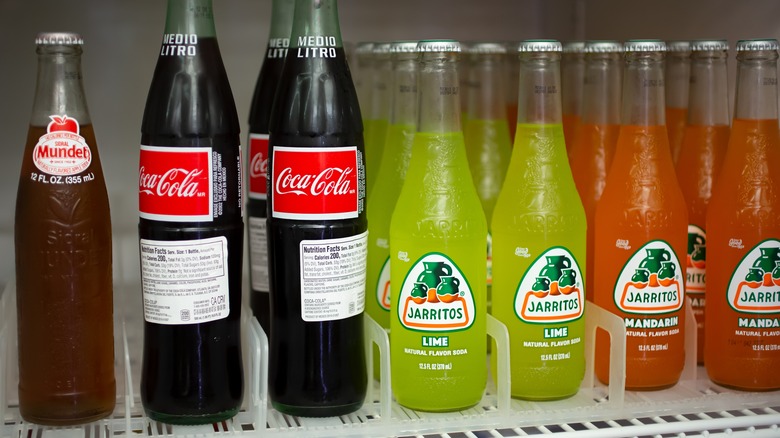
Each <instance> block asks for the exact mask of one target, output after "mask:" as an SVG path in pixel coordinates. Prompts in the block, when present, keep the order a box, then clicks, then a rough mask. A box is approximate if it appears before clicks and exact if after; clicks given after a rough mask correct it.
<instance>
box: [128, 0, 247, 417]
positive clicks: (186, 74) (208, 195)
mask: <svg viewBox="0 0 780 438" xmlns="http://www.w3.org/2000/svg"><path fill="white" fill-rule="evenodd" d="M172 1H174V2H178V3H194V4H196V5H200V7H208V10H209V11H210V8H211V5H210V1H209V2H205V1H186V2H185V1H181V0H172ZM171 10H172V9H171V4H169V20H168V21H169V22H170V21H171ZM174 12H179V13H181V14H182V15H185V12H184V11H183V10H181V9H177V10H176V11H174ZM208 16H209V17H210V14H209V15H208ZM179 18H180V19H181V17H179ZM184 19H189V17H185V18H184ZM212 26H213V24H212ZM212 30H213V29H212ZM168 32H169V29H168V28H166V36H165V37H164V40H163V50H162V51H161V56H160V57H159V59H158V63H157V67H156V69H155V73H154V78H153V80H152V84H151V87H150V89H149V95H148V98H147V103H146V110H145V111H144V117H143V123H142V128H141V131H142V135H141V145H142V146H141V160H140V170H139V207H140V208H139V209H140V213H141V218H140V222H139V227H138V229H139V237H140V244H141V245H140V246H141V248H140V252H141V264H142V281H143V288H144V294H143V295H144V316H145V323H144V354H143V368H142V378H141V398H142V402H143V405H144V408H145V410H146V412H147V415H149V416H150V417H151V418H153V419H155V420H160V421H165V422H170V423H179V424H199V423H210V422H216V421H221V420H224V419H227V418H230V417H232V416H233V415H235V414H236V413H237V412H238V409H239V406H240V404H241V400H242V394H243V374H242V362H241V360H242V359H241V336H240V317H241V272H242V250H243V248H242V245H243V222H242V218H241V214H242V211H241V202H242V201H241V186H240V184H241V164H242V163H241V160H240V147H239V145H240V139H239V131H240V128H239V122H238V117H237V114H236V110H235V104H234V101H233V95H232V93H231V90H230V85H229V83H228V79H227V75H226V72H225V69H224V66H223V64H222V60H221V57H220V53H219V48H218V45H217V40H216V37H213V36H211V37H203V36H197V37H196V38H193V36H195V35H187V36H185V38H184V39H183V41H182V39H181V38H179V40H175V39H174V37H171V38H169V37H168ZM193 43H194V44H193ZM168 46H174V47H173V48H170V47H168ZM181 46H184V47H185V49H184V50H182V52H183V53H184V54H185V55H184V56H178V55H168V54H167V53H171V52H173V53H180V52H179V51H178V47H181ZM192 53H195V54H194V56H191V54H192Z"/></svg>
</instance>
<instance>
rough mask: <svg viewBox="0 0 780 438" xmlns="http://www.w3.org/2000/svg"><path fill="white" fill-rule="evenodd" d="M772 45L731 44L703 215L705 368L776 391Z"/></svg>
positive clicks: (776, 139) (779, 229) (778, 209)
mask: <svg viewBox="0 0 780 438" xmlns="http://www.w3.org/2000/svg"><path fill="white" fill-rule="evenodd" d="M778 47H780V46H778V43H777V40H774V39H769V40H746V41H739V42H738V43H737V88H736V102H735V112H734V120H733V122H732V124H731V136H730V138H729V144H728V150H727V152H726V157H725V159H724V161H723V167H722V168H721V171H720V173H719V174H718V181H717V184H716V185H715V189H714V190H713V192H712V198H711V199H710V204H709V206H708V211H707V222H706V224H707V227H706V230H707V247H708V248H707V249H708V251H707V253H708V256H707V291H706V292H705V295H706V299H707V305H706V307H705V309H704V313H705V317H706V320H707V321H717V322H718V323H717V324H706V325H705V327H704V330H705V336H706V341H705V344H704V365H705V366H706V367H707V374H708V375H709V377H710V379H712V380H713V381H714V382H715V383H717V384H719V385H723V386H728V387H732V388H739V389H744V390H750V391H764V390H775V389H778V388H780V375H778V373H777V370H778V368H779V367H780V334H778V333H780V332H779V331H778V329H777V327H778V321H779V320H780V198H779V197H778V194H779V193H780V174H778V172H777V171H776V170H775V169H776V168H777V167H778V165H779V164H780V134H778V127H777V57H778V56H777V50H778Z"/></svg>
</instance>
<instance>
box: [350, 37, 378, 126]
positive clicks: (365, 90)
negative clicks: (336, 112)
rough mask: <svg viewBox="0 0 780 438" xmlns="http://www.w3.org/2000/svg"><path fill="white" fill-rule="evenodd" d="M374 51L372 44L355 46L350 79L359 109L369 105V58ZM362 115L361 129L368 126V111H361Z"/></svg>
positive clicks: (364, 43)
mask: <svg viewBox="0 0 780 438" xmlns="http://www.w3.org/2000/svg"><path fill="white" fill-rule="evenodd" d="M373 51H374V43H372V42H369V41H361V42H359V43H357V44H356V45H355V53H354V59H355V68H354V69H353V70H352V77H353V80H354V84H355V91H356V92H357V96H358V103H360V107H361V108H365V109H366V110H368V108H369V107H370V105H371V73H372V72H371V58H372V53H373ZM361 114H362V115H363V129H364V133H365V127H366V126H368V123H367V122H368V121H367V120H366V117H367V116H368V111H361Z"/></svg>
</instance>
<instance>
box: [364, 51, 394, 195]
mask: <svg viewBox="0 0 780 438" xmlns="http://www.w3.org/2000/svg"><path fill="white" fill-rule="evenodd" d="M372 50H373V74H372V75H371V103H370V106H369V108H368V118H367V119H366V120H365V121H364V122H363V123H364V125H365V126H364V127H363V130H364V132H363V139H364V140H365V145H366V193H367V194H368V195H369V197H370V196H371V191H372V190H373V187H374V182H375V181H376V178H377V175H378V174H379V163H380V162H381V161H382V150H383V149H384V147H385V138H386V136H387V127H388V126H389V125H390V108H391V107H392V106H391V98H392V94H391V92H390V84H391V83H392V81H393V69H392V63H391V61H390V43H374V45H373V49H372Z"/></svg>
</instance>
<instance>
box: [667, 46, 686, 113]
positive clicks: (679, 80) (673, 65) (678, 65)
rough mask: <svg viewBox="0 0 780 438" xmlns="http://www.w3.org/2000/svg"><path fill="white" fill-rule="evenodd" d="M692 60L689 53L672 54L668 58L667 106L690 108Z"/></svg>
mask: <svg viewBox="0 0 780 438" xmlns="http://www.w3.org/2000/svg"><path fill="white" fill-rule="evenodd" d="M690 73H691V60H690V53H688V52H670V53H668V54H667V57H666V67H665V78H664V79H665V81H666V84H665V87H666V106H667V107H669V108H688V84H689V83H690Z"/></svg>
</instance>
